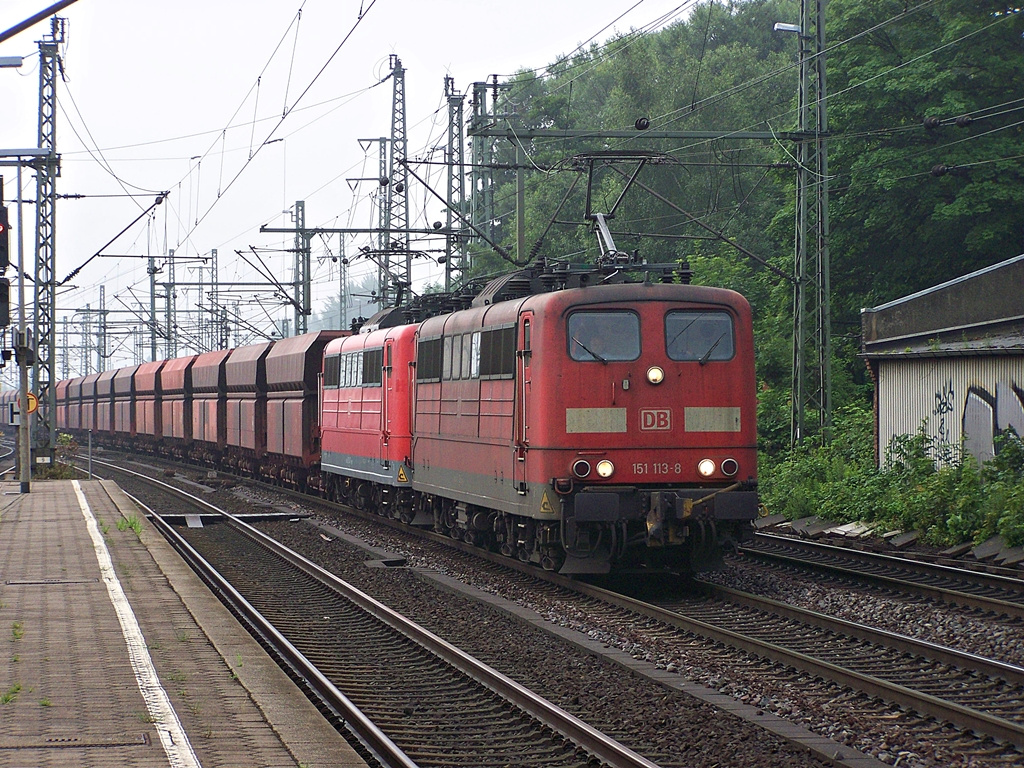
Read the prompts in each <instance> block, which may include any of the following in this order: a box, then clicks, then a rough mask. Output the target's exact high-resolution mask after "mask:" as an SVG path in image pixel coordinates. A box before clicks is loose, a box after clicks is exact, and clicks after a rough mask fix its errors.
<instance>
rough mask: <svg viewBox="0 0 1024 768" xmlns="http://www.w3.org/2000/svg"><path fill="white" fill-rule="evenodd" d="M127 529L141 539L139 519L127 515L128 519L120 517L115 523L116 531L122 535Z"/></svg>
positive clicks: (140, 521) (135, 516) (136, 516)
mask: <svg viewBox="0 0 1024 768" xmlns="http://www.w3.org/2000/svg"><path fill="white" fill-rule="evenodd" d="M129 528H131V529H132V530H133V531H135V535H136V536H138V537H139V538H140V539H141V538H142V520H140V519H139V516H138V515H128V517H122V518H121V519H120V520H118V521H117V530H119V531H121V533H124V532H125V531H127V530H128V529H129Z"/></svg>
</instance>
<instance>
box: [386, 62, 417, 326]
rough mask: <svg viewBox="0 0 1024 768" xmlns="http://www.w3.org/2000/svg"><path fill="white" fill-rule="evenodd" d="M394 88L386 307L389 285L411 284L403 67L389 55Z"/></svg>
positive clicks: (388, 192) (390, 286)
mask: <svg viewBox="0 0 1024 768" xmlns="http://www.w3.org/2000/svg"><path fill="white" fill-rule="evenodd" d="M389 64H390V66H391V77H392V83H393V90H392V96H391V158H390V162H389V166H390V167H389V169H388V179H389V183H388V185H387V198H388V211H389V212H390V217H391V218H390V221H389V222H388V229H389V230H390V232H388V235H389V237H390V242H389V243H387V244H386V246H385V247H382V248H381V259H382V260H384V261H383V263H385V264H387V268H386V270H385V271H386V273H387V274H385V275H384V276H383V277H384V279H383V280H382V281H381V284H380V293H381V306H382V307H386V306H388V302H389V300H390V298H391V297H392V292H391V288H392V285H393V284H395V285H397V284H401V285H402V286H403V288H407V287H408V286H409V285H411V277H412V252H411V251H410V250H409V171H408V170H407V169H406V166H405V163H406V159H407V154H408V142H407V140H406V132H405V69H404V68H403V67H402V60H401V59H399V58H398V56H396V55H395V54H391V58H390V61H389Z"/></svg>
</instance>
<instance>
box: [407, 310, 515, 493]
mask: <svg viewBox="0 0 1024 768" xmlns="http://www.w3.org/2000/svg"><path fill="white" fill-rule="evenodd" d="M521 305H522V301H516V302H502V303H500V304H495V305H492V306H489V307H481V308H475V309H470V310H465V311H463V312H455V313H452V314H450V315H444V316H442V317H435V318H430V319H428V320H426V321H424V322H423V324H422V325H421V326H420V331H419V336H418V346H417V355H418V359H417V369H416V390H415V396H414V402H415V422H414V432H415V438H414V440H413V461H414V464H415V466H416V474H415V479H414V487H415V488H416V489H417V490H420V491H424V492H428V493H432V494H437V495H440V496H444V497H447V498H454V499H458V500H460V501H463V502H468V503H473V504H478V505H480V506H487V507H491V508H495V509H500V510H503V511H507V512H514V511H517V510H518V508H519V507H520V506H521V503H520V495H519V493H518V487H517V485H516V483H517V477H516V472H515V470H516V469H517V468H518V462H517V461H516V457H515V456H514V449H513V433H514V426H515V407H514V406H515V378H514V373H515V360H516V356H515V349H516V326H515V322H516V317H517V313H518V310H519V307H520V306H521ZM435 357H436V358H438V359H437V361H436V362H434V361H433V359H434V358H435ZM424 358H426V359H424Z"/></svg>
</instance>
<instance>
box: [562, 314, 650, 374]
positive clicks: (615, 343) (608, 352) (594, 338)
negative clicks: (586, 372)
mask: <svg viewBox="0 0 1024 768" xmlns="http://www.w3.org/2000/svg"><path fill="white" fill-rule="evenodd" d="M568 331H569V334H568V335H569V357H571V358H572V359H573V360H581V361H599V362H602V363H607V362H608V361H610V360H616V361H617V360H636V359H637V358H638V357H640V318H639V317H638V316H637V315H636V314H634V313H633V312H607V311H605V312H574V313H573V314H572V315H570V316H569V328H568Z"/></svg>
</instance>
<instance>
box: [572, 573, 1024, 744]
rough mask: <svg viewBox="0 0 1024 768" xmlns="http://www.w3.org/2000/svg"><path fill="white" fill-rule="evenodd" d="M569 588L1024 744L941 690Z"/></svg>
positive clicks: (1023, 733) (1017, 729) (1011, 728)
mask: <svg viewBox="0 0 1024 768" xmlns="http://www.w3.org/2000/svg"><path fill="white" fill-rule="evenodd" d="M569 588H570V589H576V590H577V591H579V592H581V593H582V594H585V595H587V596H589V597H593V598H595V599H598V600H601V601H602V602H608V603H611V604H612V605H617V606H619V607H621V608H625V609H627V610H630V611H634V612H636V613H639V614H641V615H644V616H648V617H649V618H652V619H656V620H658V621H661V622H664V623H665V624H668V625H670V626H674V627H677V628H679V629H683V630H686V631H688V632H691V633H693V634H696V635H699V636H701V637H704V638H707V639H708V640H713V641H715V642H720V643H724V644H726V645H728V646H730V647H733V648H739V649H741V650H744V651H747V652H749V653H752V654H754V655H755V656H759V657H761V658H767V659H770V660H771V661H776V662H779V663H781V664H785V665H787V666H790V667H794V668H796V669H800V670H804V671H806V672H810V673H812V674H815V675H820V676H822V677H824V678H825V679H828V680H833V681H835V682H837V683H839V684H840V685H846V686H850V687H851V688H855V689H856V690H858V691H862V692H864V693H867V694H868V695H871V696H877V697H879V698H882V699H885V700H887V701H891V702H894V703H896V704H900V705H901V706H904V707H908V708H910V709H913V710H915V711H917V712H920V713H922V714H926V715H930V716H932V717H935V718H938V719H939V720H942V721H946V720H948V721H950V722H954V723H957V724H959V725H960V726H962V727H965V728H969V729H971V730H974V731H976V732H978V733H984V734H987V735H989V736H992V737H993V738H995V739H1000V740H1003V741H1007V742H1009V743H1011V744H1014V745H1015V746H1018V747H1024V725H1022V724H1019V723H1014V722H1012V721H1010V720H1006V719H1004V718H1001V717H997V716H995V715H990V714H988V713H985V712H978V711H976V710H973V709H969V708H967V707H964V706H961V705H959V704H956V703H954V702H950V701H946V700H944V699H941V698H939V697H937V696H932V695H931V694H927V693H922V692H920V691H915V690H913V689H910V688H907V687H906V686H903V685H899V684H898V683H892V682H889V681H887V680H882V679H881V678H877V677H873V676H871V675H865V674H863V673H861V672H856V671H854V670H850V669H845V668H843V667H841V666H838V665H836V664H833V663H831V662H828V661H824V660H822V659H817V658H815V657H813V656H809V655H807V654H804V653H801V652H799V651H794V650H792V649H790V648H786V647H785V646H781V645H777V644H775V643H770V642H767V641H764V640H758V639H757V638H753V637H748V636H746V635H743V634H740V633H738V632H734V631H732V630H730V629H724V628H722V627H717V626H715V625H713V624H709V623H707V622H705V621H701V620H700V619H694V618H691V617H689V616H684V615H683V614H680V613H678V612H676V611H672V610H669V609H666V608H662V607H660V606H657V605H653V604H651V603H645V602H643V601H640V600H636V599H634V598H631V597H628V596H626V595H620V594H618V593H616V592H611V591H609V590H606V589H603V588H601V587H596V586H593V585H591V584H583V583H579V582H573V584H572V586H570V587H569Z"/></svg>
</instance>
